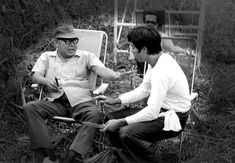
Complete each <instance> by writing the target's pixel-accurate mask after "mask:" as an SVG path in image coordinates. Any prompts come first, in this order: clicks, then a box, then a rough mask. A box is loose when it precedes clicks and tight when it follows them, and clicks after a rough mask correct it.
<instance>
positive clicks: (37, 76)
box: [33, 72, 49, 85]
mask: <svg viewBox="0 0 235 163" xmlns="http://www.w3.org/2000/svg"><path fill="white" fill-rule="evenodd" d="M33 81H34V82H36V83H38V84H42V85H47V83H48V82H49V81H48V79H46V78H45V77H44V76H42V75H41V74H38V73H36V72H35V73H34V74H33Z"/></svg>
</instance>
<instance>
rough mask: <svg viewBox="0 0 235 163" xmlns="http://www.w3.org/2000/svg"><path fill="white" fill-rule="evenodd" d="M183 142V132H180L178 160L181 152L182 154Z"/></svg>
mask: <svg viewBox="0 0 235 163" xmlns="http://www.w3.org/2000/svg"><path fill="white" fill-rule="evenodd" d="M183 141H184V132H181V134H180V153H179V155H180V158H181V152H182V146H183Z"/></svg>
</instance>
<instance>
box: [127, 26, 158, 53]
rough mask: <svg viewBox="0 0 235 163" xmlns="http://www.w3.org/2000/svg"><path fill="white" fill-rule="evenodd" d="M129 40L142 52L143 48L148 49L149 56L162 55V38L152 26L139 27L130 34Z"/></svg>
mask: <svg viewBox="0 0 235 163" xmlns="http://www.w3.org/2000/svg"><path fill="white" fill-rule="evenodd" d="M127 39H128V41H129V42H131V43H133V45H134V46H135V47H136V48H137V49H138V50H139V51H141V49H142V48H143V47H146V48H147V50H148V54H149V55H151V54H155V53H160V52H161V51H162V47H161V36H160V34H159V33H158V31H157V30H156V29H155V28H154V27H153V26H151V25H148V26H138V27H135V28H133V29H131V31H130V32H129V33H128V35H127Z"/></svg>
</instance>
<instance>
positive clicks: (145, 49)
mask: <svg viewBox="0 0 235 163" xmlns="http://www.w3.org/2000/svg"><path fill="white" fill-rule="evenodd" d="M142 51H143V52H144V53H146V54H148V49H147V48H146V46H144V47H143V48H142Z"/></svg>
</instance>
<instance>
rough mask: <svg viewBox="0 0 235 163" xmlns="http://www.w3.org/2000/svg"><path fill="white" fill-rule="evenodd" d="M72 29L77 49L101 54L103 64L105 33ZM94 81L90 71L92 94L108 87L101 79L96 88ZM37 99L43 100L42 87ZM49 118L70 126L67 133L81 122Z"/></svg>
mask: <svg viewBox="0 0 235 163" xmlns="http://www.w3.org/2000/svg"><path fill="white" fill-rule="evenodd" d="M74 31H75V33H76V34H77V35H78V36H79V42H78V45H77V47H78V50H85V51H89V52H91V53H93V54H95V55H96V56H97V57H98V58H101V56H102V62H103V63H104V64H105V60H106V54H107V45H108V36H107V34H106V33H105V32H104V31H99V30H86V29H74ZM96 81H97V75H96V74H95V73H91V74H90V77H89V84H90V88H91V89H90V90H91V91H92V92H93V94H94V95H98V94H103V93H104V91H105V90H106V88H107V87H108V83H103V80H101V85H100V86H99V87H98V88H96V83H97V82H96ZM32 87H38V85H37V84H33V86H32ZM39 100H43V88H41V89H40V95H39ZM97 105H98V108H100V109H101V112H102V113H103V108H102V106H101V105H100V104H99V103H98V102H97ZM103 115H104V114H103ZM50 120H53V121H58V122H65V123H66V126H71V127H72V128H70V129H69V130H70V132H69V134H71V133H74V132H75V131H76V130H77V129H78V128H79V127H80V126H81V125H82V124H81V122H77V121H75V119H74V118H71V117H62V116H54V117H52V118H51V119H50ZM66 128H67V127H66ZM63 137H66V136H62V137H60V138H59V139H57V140H56V141H55V142H54V146H55V145H56V144H58V143H59V142H60V141H61V139H62V138H63Z"/></svg>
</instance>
